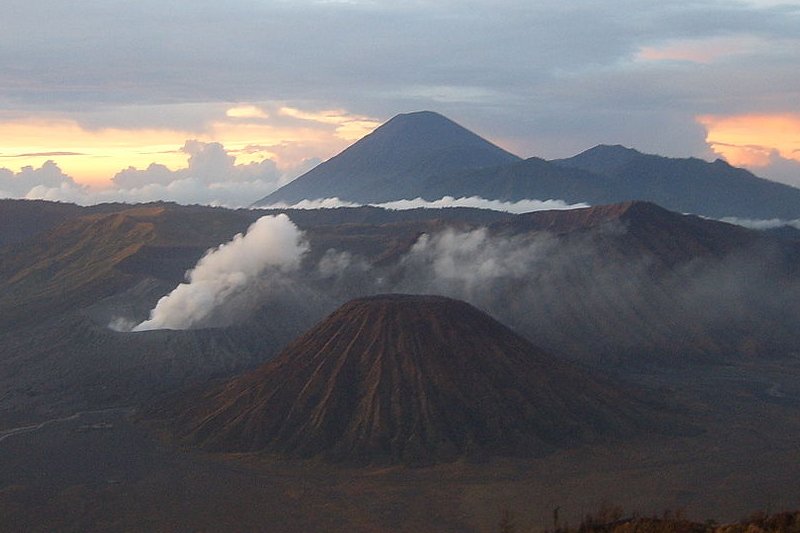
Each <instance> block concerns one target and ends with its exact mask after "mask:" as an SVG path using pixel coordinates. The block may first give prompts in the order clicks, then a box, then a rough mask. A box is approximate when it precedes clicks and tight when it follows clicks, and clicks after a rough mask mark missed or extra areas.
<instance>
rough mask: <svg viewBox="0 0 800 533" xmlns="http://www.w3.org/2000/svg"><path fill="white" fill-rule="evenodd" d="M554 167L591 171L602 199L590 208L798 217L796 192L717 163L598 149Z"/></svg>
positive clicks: (613, 148)
mask: <svg viewBox="0 0 800 533" xmlns="http://www.w3.org/2000/svg"><path fill="white" fill-rule="evenodd" d="M553 163H555V164H557V165H559V166H561V167H564V168H571V169H579V170H584V171H587V172H592V173H594V174H597V175H599V176H600V178H599V179H600V180H602V181H604V182H605V187H606V194H602V195H599V196H592V195H591V192H590V190H589V189H588V187H589V186H592V185H594V184H595V183H596V181H595V183H587V190H586V199H585V201H588V202H590V203H606V202H622V201H627V200H647V201H650V202H655V203H657V204H659V205H661V206H662V207H665V208H667V209H670V210H672V211H678V212H682V213H695V214H699V215H704V216H709V217H716V218H721V217H740V218H760V219H772V218H781V219H784V220H793V219H796V218H800V189H797V188H795V187H790V186H789V185H784V184H782V183H777V182H774V181H770V180H766V179H763V178H759V177H758V176H755V175H754V174H753V173H751V172H749V171H748V170H745V169H742V168H737V167H733V166H731V165H729V164H728V163H726V162H725V161H723V160H721V159H717V160H716V161H714V162H713V163H709V162H708V161H703V160H702V159H697V158H694V157H690V158H670V157H662V156H659V155H652V154H643V153H641V152H639V151H637V150H633V149H631V148H625V147H623V146H619V145H616V146H607V145H600V146H596V147H594V148H592V149H590V150H587V151H585V152H583V153H580V154H578V155H576V156H574V157H571V158H569V159H561V160H556V161H553Z"/></svg>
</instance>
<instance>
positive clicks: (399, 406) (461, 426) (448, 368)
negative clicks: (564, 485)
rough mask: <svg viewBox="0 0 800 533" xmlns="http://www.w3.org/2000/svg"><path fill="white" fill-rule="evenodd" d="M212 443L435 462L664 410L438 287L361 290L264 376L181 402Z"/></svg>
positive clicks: (599, 428)
mask: <svg viewBox="0 0 800 533" xmlns="http://www.w3.org/2000/svg"><path fill="white" fill-rule="evenodd" d="M184 400H185V402H184V403H183V405H184V407H181V408H179V409H178V411H179V413H180V414H179V415H178V420H179V427H180V432H181V433H182V435H183V436H184V437H187V438H188V440H190V441H192V442H194V443H197V444H200V445H201V446H203V447H204V448H206V449H209V450H213V451H229V452H255V451H266V452H278V453H280V454H285V455H289V456H294V457H314V456H322V457H324V458H326V459H331V460H341V461H347V462H378V463H381V462H403V463H410V464H427V463H431V462H437V461H450V460H454V459H457V458H459V457H464V456H477V457H484V456H487V455H510V456H526V455H536V454H541V453H546V452H548V451H550V450H552V449H554V448H556V447H561V446H569V445H575V444H578V443H581V442H587V441H592V440H596V439H597V438H600V437H601V436H607V435H621V434H630V433H633V432H635V431H637V430H639V429H642V428H644V427H653V426H654V425H655V424H656V423H657V422H656V418H658V417H654V415H653V413H654V412H655V410H654V409H653V408H652V407H651V406H650V405H648V404H646V403H645V402H644V401H642V400H640V399H636V398H634V397H633V395H632V394H629V393H628V392H626V391H624V390H623V389H621V388H618V387H613V386H610V385H608V384H606V383H604V382H602V381H599V380H595V379H592V378H590V377H588V376H587V375H585V374H584V373H583V372H581V371H579V370H577V369H576V368H574V367H572V366H568V365H566V364H564V363H562V362H560V361H558V360H556V359H555V358H553V357H551V356H549V355H548V354H546V353H544V352H543V351H541V350H540V349H538V348H536V347H535V346H533V345H532V344H531V343H530V342H528V341H527V340H525V339H524V338H522V337H520V336H518V335H517V334H515V333H514V332H512V331H511V330H510V329H508V328H507V327H505V326H504V325H502V324H500V323H499V322H497V321H496V320H494V319H492V318H491V317H489V316H488V315H486V314H485V313H483V312H481V311H479V310H477V309H475V308H474V307H472V306H470V305H469V304H466V303H464V302H461V301H457V300H452V299H448V298H444V297H439V296H409V295H382V296H375V297H369V298H362V299H358V300H353V301H351V302H349V303H347V304H345V305H344V306H342V307H341V308H339V309H338V310H337V311H336V312H334V313H333V314H331V315H330V316H329V317H327V318H326V319H325V320H323V321H322V322H321V323H319V324H318V325H317V326H315V327H314V328H313V329H311V330H310V331H308V332H307V333H306V334H305V335H303V336H301V337H300V338H298V339H297V340H296V341H294V342H293V343H292V344H290V345H289V346H288V347H287V348H286V350H284V351H283V352H282V354H281V355H279V356H278V357H277V358H276V359H274V360H272V361H270V362H269V363H267V364H265V365H264V366H262V367H261V368H259V369H257V370H256V371H254V372H251V373H249V374H246V375H244V376H243V377H240V378H237V379H234V380H232V381H229V382H227V383H225V384H224V385H222V386H217V387H215V388H213V389H211V390H210V391H207V392H206V393H205V394H204V395H203V396H202V397H201V398H199V399H198V398H184Z"/></svg>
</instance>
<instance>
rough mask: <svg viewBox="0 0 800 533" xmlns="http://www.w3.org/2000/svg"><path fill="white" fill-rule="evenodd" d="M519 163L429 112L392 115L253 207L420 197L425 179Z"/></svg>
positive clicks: (452, 123)
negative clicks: (374, 128)
mask: <svg viewBox="0 0 800 533" xmlns="http://www.w3.org/2000/svg"><path fill="white" fill-rule="evenodd" d="M515 161H519V158H518V157H517V156H515V155H513V154H511V153H509V152H506V151H505V150H503V149H502V148H499V147H497V146H495V145H494V144H492V143H490V142H489V141H487V140H485V139H483V138H481V137H479V136H478V135H476V134H474V133H472V132H471V131H469V130H467V129H465V128H463V127H462V126H459V125H458V124H456V123H455V122H453V121H452V120H450V119H448V118H446V117H443V116H442V115H440V114H438V113H434V112H431V111H419V112H416V113H407V114H402V115H397V116H395V117H394V118H392V119H391V120H389V121H388V122H386V123H385V124H383V125H382V126H380V127H379V128H378V129H376V130H375V131H373V132H372V133H370V134H369V135H367V136H366V137H364V138H362V139H361V140H359V141H358V142H356V143H355V144H353V145H352V146H350V147H349V148H347V149H346V150H344V151H343V152H341V153H340V154H338V155H337V156H335V157H333V158H331V159H330V160H328V161H326V162H324V163H322V164H320V165H318V166H317V167H315V168H313V169H312V170H310V171H309V172H307V173H305V174H303V175H302V176H300V177H299V178H297V179H295V180H294V181H292V182H290V183H288V184H287V185H285V186H283V187H281V188H280V189H278V190H277V191H275V192H273V193H272V194H270V195H268V196H266V197H265V198H262V199H261V200H259V201H258V202H256V205H270V204H274V203H278V202H285V203H290V204H291V203H295V202H298V201H300V200H303V199H310V200H313V199H318V198H331V197H334V196H335V197H338V198H340V199H342V200H350V201H355V202H383V201H387V200H397V199H402V198H415V197H417V196H419V195H420V194H419V185H420V184H421V183H422V182H423V181H424V180H425V179H426V178H428V177H430V176H435V175H439V174H446V173H450V172H453V171H456V170H462V169H467V168H482V167H494V166H498V165H503V164H507V163H513V162H515Z"/></svg>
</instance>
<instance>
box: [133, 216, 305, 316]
mask: <svg viewBox="0 0 800 533" xmlns="http://www.w3.org/2000/svg"><path fill="white" fill-rule="evenodd" d="M307 250H308V244H307V243H306V241H305V239H304V236H303V233H302V232H301V231H300V230H299V229H298V228H297V226H295V225H294V223H292V221H291V220H289V217H287V216H286V215H283V214H281V215H277V216H264V217H261V218H259V219H258V220H257V221H256V222H254V223H253V224H252V225H251V226H250V227H249V228H248V230H247V232H246V234H244V235H243V234H241V233H239V234H237V235H236V236H235V237H234V238H233V239H232V240H231V241H230V242H227V243H225V244H221V245H220V246H219V247H217V248H216V249H212V250H210V251H209V252H207V253H206V255H205V256H204V257H203V258H202V259H200V261H199V262H198V263H197V265H196V266H195V267H194V268H193V269H192V270H190V271H189V272H188V273H187V275H186V277H187V281H188V282H187V283H181V284H180V285H178V286H177V287H176V288H175V289H174V290H173V291H172V292H171V293H170V294H168V295H167V296H164V297H163V298H161V299H160V300H159V301H158V303H157V304H156V306H155V308H154V309H153V310H152V311H151V312H150V318H149V319H148V320H145V321H144V322H142V323H140V324H139V325H137V326H136V327H134V328H133V331H147V330H153V329H188V328H194V327H208V326H211V325H213V326H223V325H226V324H229V323H232V322H233V321H235V320H236V319H237V317H239V316H241V315H243V314H246V313H247V312H249V311H252V309H253V306H254V305H258V303H259V297H258V294H260V293H263V291H264V290H268V288H269V285H270V284H271V283H276V284H277V283H281V282H282V277H283V276H285V275H286V274H288V273H290V272H292V271H295V270H297V269H298V268H299V266H300V261H301V259H302V257H303V255H304V254H305V253H306V251H307Z"/></svg>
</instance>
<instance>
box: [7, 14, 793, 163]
mask: <svg viewBox="0 0 800 533" xmlns="http://www.w3.org/2000/svg"><path fill="white" fill-rule="evenodd" d="M8 4H9V5H8V6H6V7H5V8H4V20H3V22H2V24H3V27H2V28H1V29H2V30H3V31H0V87H4V89H3V90H2V91H0V102H4V105H5V106H9V107H14V108H29V109H32V110H36V109H51V110H58V111H61V112H66V113H70V112H72V111H73V110H75V109H78V110H80V111H81V113H83V112H90V111H93V112H94V113H95V114H94V115H93V116H89V117H87V120H88V121H94V124H93V125H95V126H98V127H99V126H101V125H102V123H103V121H105V120H113V121H115V122H118V123H120V122H125V121H126V120H128V121H130V120H134V119H131V118H127V119H126V118H125V117H126V116H128V117H129V116H130V113H131V112H132V110H133V109H135V107H136V106H139V105H141V106H144V107H145V108H146V109H147V110H148V111H147V114H148V116H153V115H154V114H155V112H154V110H155V109H157V108H158V107H159V105H169V104H180V105H184V106H188V107H187V108H186V109H187V110H189V111H186V112H182V114H181V118H180V119H178V120H180V122H181V123H186V124H191V126H192V127H193V128H201V127H202V120H201V119H199V118H197V117H193V116H192V113H191V112H190V108H191V107H192V106H194V105H200V104H203V103H210V104H215V105H216V104H219V103H224V102H231V101H267V100H269V101H286V102H295V103H303V104H304V105H306V106H307V107H311V108H313V107H316V108H328V107H335V106H339V107H344V108H346V109H348V110H352V111H356V112H359V113H368V114H370V115H371V116H376V117H381V118H389V117H390V116H392V115H394V114H396V113H397V112H402V111H409V110H414V109H423V108H434V109H437V110H439V111H442V112H444V113H446V114H449V115H452V116H453V117H454V118H456V119H457V120H459V121H460V122H463V123H464V124H466V125H468V126H470V127H472V128H474V129H476V130H477V131H478V132H486V133H487V134H489V135H491V136H493V137H496V138H500V139H502V138H511V139H517V140H518V142H519V143H520V145H522V146H525V147H527V148H528V153H525V154H522V155H539V156H543V157H562V156H566V155H570V154H571V153H572V152H574V151H576V149H579V148H586V147H588V146H585V145H584V146H579V145H582V144H584V143H591V144H596V143H598V142H622V143H624V144H628V145H632V146H637V147H641V148H643V149H648V150H651V149H654V148H655V149H654V150H653V151H658V152H660V153H663V154H664V155H675V156H678V155H680V156H687V155H700V154H701V153H702V152H704V151H705V144H704V142H703V138H702V136H701V135H700V134H699V130H698V128H697V125H696V124H694V123H693V116H694V115H697V114H708V113H731V112H754V111H758V112H762V111H764V110H768V109H772V110H773V111H785V110H787V109H792V108H793V106H794V105H795V103H796V94H795V93H794V89H792V88H793V87H797V86H800V70H798V69H796V68H795V66H796V65H797V64H798V61H800V56H799V54H800V46H797V41H798V39H800V12H798V9H797V7H796V6H793V5H791V4H787V5H784V6H774V7H756V6H754V5H752V4H746V3H734V2H718V1H711V0H700V1H693V2H680V3H674V2H673V3H663V2H655V1H654V0H647V1H633V0H625V1H621V2H615V3H614V4H613V5H609V4H608V3H601V2H591V1H580V2H568V3H564V2H551V1H546V2H523V1H521V0H505V1H503V2H499V3H498V2H478V1H471V2H455V1H452V0H448V1H444V2H421V1H420V2H408V3H400V4H398V3H390V2H383V1H374V2H355V3H354V2H347V3H342V2H334V3H330V2H328V3H320V2H304V1H298V2H263V3H252V2H243V1H241V0H237V1H232V2H226V3H224V4H219V3H211V2H191V3H189V2H185V1H179V2H170V3H168V4H164V3H156V2H152V1H146V2H133V3H130V2H128V3H122V2H117V1H109V2H103V3H99V2H95V3H89V4H82V5H81V7H80V9H76V8H75V6H74V4H72V3H68V2H65V1H63V0H43V1H41V2H35V3H31V2H22V1H21V0H10V1H9V2H8ZM45 12H46V13H48V16H47V17H42V16H41V14H42V13H45ZM742 34H746V35H755V36H758V37H761V38H763V39H765V40H767V41H769V42H774V43H779V42H785V43H787V44H786V45H785V46H776V47H775V49H769V48H768V49H766V50H764V51H761V52H759V54H756V55H750V56H747V55H746V54H745V55H744V56H742V57H736V58H732V59H730V60H726V61H721V62H719V63H718V64H714V65H692V64H674V63H670V62H664V63H659V62H655V63H647V64H637V63H635V62H634V61H633V58H634V57H635V54H636V53H637V51H638V50H640V48H641V47H643V46H661V45H664V44H668V43H669V42H671V41H672V40H675V39H703V38H707V37H718V36H735V35H742ZM42 35H46V36H47V38H46V39H43V38H42ZM754 72H757V75H754V74H753V73H754ZM118 106H119V107H121V108H123V111H119V112H115V111H114V110H115V109H117V108H118ZM301 107H302V106H301ZM115 115H116V117H115ZM79 118H80V117H79ZM607 133H610V134H612V135H616V137H615V138H614V139H609V138H608V137H607V136H606V134H607ZM639 137H641V138H643V139H642V142H637V140H638V138H639ZM538 138H543V139H544V140H543V141H541V142H539V141H538ZM559 147H561V148H560V149H559Z"/></svg>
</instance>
